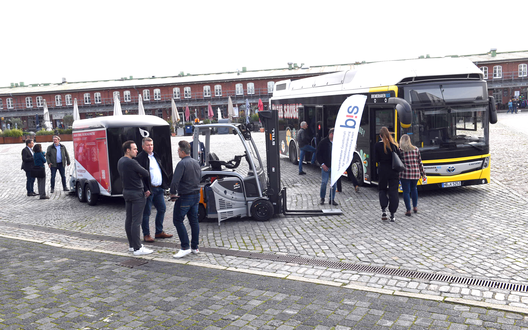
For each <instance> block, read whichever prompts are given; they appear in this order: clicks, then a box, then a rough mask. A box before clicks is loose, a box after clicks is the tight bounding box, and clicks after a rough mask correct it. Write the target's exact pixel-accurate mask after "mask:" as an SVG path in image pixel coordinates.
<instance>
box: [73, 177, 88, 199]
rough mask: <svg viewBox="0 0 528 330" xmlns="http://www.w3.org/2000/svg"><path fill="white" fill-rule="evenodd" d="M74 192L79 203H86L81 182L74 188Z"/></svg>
mask: <svg viewBox="0 0 528 330" xmlns="http://www.w3.org/2000/svg"><path fill="white" fill-rule="evenodd" d="M75 190H76V192H77V198H78V199H79V202H81V203H84V202H86V194H85V193H84V187H83V186H82V183H81V182H77V186H76V187H75Z"/></svg>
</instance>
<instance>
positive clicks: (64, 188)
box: [62, 187, 70, 191]
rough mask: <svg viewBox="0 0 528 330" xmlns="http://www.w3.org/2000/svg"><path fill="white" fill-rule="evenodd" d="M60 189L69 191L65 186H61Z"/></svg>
mask: <svg viewBox="0 0 528 330" xmlns="http://www.w3.org/2000/svg"><path fill="white" fill-rule="evenodd" d="M62 190H64V191H70V190H69V189H68V188H66V187H63V188H62Z"/></svg>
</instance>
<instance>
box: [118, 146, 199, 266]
mask: <svg viewBox="0 0 528 330" xmlns="http://www.w3.org/2000/svg"><path fill="white" fill-rule="evenodd" d="M122 149H123V153H124V156H123V157H121V158H120V159H119V161H118V163H117V169H118V172H119V175H120V177H121V182H122V184H123V198H124V199H125V205H126V219H125V231H126V235H127V238H128V243H129V251H130V252H133V254H134V255H146V254H150V253H152V252H153V250H151V249H149V248H146V247H145V246H143V244H141V230H143V234H144V237H143V239H144V241H145V242H147V243H152V242H154V241H155V239H154V238H159V239H163V238H171V237H173V235H170V234H167V233H165V231H164V230H163V219H164V218H165V212H166V205H165V198H164V194H165V190H166V189H169V188H170V200H171V201H173V202H175V205H174V211H173V223H174V226H175V227H176V231H177V232H178V237H179V239H180V244H181V249H180V250H179V251H178V253H176V254H175V255H174V258H182V257H184V256H186V255H188V254H190V253H194V254H197V253H200V250H199V249H198V242H199V234H200V226H199V223H198V203H199V201H200V187H199V183H200V179H201V168H200V164H199V163H198V161H197V160H195V159H193V158H191V157H190V153H191V146H190V144H189V142H187V141H180V142H179V143H178V155H179V157H180V158H181V161H180V162H178V164H177V165H176V169H175V170H174V173H172V172H171V173H167V171H166V170H165V168H164V167H163V166H162V163H161V160H160V158H159V157H158V155H157V154H156V153H155V152H154V141H153V140H152V139H151V138H150V137H145V138H143V141H142V149H143V151H142V152H141V153H139V154H138V148H137V145H136V143H135V142H134V141H132V140H129V141H126V142H125V143H123V146H122ZM152 206H154V207H155V208H156V212H157V213H156V220H155V225H156V232H155V235H154V238H152V236H151V235H150V228H149V218H150V213H151V208H152ZM186 215H187V218H188V219H189V223H190V226H191V241H190V242H189V236H188V234H187V230H186V228H185V225H184V223H183V220H184V218H185V216H186Z"/></svg>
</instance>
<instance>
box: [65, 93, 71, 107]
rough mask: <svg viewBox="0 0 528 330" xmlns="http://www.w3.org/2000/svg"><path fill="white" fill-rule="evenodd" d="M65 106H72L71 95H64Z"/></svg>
mask: <svg viewBox="0 0 528 330" xmlns="http://www.w3.org/2000/svg"><path fill="white" fill-rule="evenodd" d="M66 105H72V97H71V94H66Z"/></svg>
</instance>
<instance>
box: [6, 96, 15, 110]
mask: <svg viewBox="0 0 528 330" xmlns="http://www.w3.org/2000/svg"><path fill="white" fill-rule="evenodd" d="M6 106H7V108H8V109H13V108H14V105H13V98H11V97H8V98H7V99H6Z"/></svg>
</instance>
